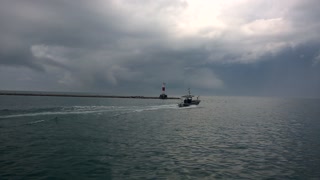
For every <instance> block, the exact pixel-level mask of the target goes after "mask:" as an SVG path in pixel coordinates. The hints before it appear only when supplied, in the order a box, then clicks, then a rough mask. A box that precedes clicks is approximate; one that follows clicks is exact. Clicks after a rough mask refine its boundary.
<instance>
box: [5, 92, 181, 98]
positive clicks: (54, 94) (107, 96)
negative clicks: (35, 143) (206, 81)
mask: <svg viewBox="0 0 320 180" xmlns="http://www.w3.org/2000/svg"><path fill="white" fill-rule="evenodd" d="M0 95H6V96H57V97H89V98H133V99H159V97H156V96H117V95H101V94H76V93H53V92H52V93H51V92H50V93H48V92H0ZM166 99H180V98H179V97H167V98H166Z"/></svg>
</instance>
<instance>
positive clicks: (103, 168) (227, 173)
mask: <svg viewBox="0 0 320 180" xmlns="http://www.w3.org/2000/svg"><path fill="white" fill-rule="evenodd" d="M202 100H203V101H202V102H201V103H200V105H199V106H197V107H189V108H178V107H177V105H176V103H177V101H172V100H171V101H169V100H166V101H163V100H138V99H98V98H96V99H95V98H65V97H18V96H16V97H12V96H10V97H9V96H0V179H47V178H48V179H50V178H53V179H54V178H57V179H87V178H93V179H320V100H319V99H276V98H253V97H203V98H202Z"/></svg>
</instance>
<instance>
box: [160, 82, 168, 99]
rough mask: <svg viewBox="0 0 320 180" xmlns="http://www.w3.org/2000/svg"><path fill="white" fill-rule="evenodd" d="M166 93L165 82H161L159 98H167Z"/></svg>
mask: <svg viewBox="0 0 320 180" xmlns="http://www.w3.org/2000/svg"><path fill="white" fill-rule="evenodd" d="M167 97H168V96H167V95H166V83H162V93H161V94H160V96H159V98H160V99H167Z"/></svg>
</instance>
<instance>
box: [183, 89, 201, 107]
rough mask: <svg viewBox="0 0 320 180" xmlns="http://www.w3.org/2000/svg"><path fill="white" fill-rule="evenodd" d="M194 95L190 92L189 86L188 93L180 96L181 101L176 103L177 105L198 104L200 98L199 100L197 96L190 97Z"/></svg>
mask: <svg viewBox="0 0 320 180" xmlns="http://www.w3.org/2000/svg"><path fill="white" fill-rule="evenodd" d="M193 97H194V95H192V94H191V93H190V88H189V89H188V94H187V95H184V96H181V102H180V103H179V104H178V106H179V107H187V106H191V105H198V104H199V103H200V102H201V100H199V96H198V97H197V99H196V100H194V99H192V98H193Z"/></svg>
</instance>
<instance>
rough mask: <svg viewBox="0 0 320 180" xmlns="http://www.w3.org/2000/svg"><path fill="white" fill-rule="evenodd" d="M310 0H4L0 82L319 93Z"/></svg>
mask: <svg viewBox="0 0 320 180" xmlns="http://www.w3.org/2000/svg"><path fill="white" fill-rule="evenodd" d="M317 4H318V2H317V1H315V0H309V1H303V2H302V1H292V2H278V1H259V2H257V1H253V0H252V1H237V2H231V1H230V2H229V1H225V2H223V3H220V4H217V3H216V2H211V1H210V2H209V1H208V2H199V1H193V0H188V1H179V0H174V1H172V0H159V1H149V0H144V1H122V0H118V1H115V0H114V1H113V0H110V1H104V0H95V1H85V0H80V1H77V2H71V1H63V0H57V1H40V0H24V1H18V0H17V1H15V0H14V1H12V0H10V1H9V0H4V1H1V2H0V24H1V28H0V38H1V39H2V41H1V42H0V69H1V73H0V74H1V75H7V76H8V77H10V80H8V79H7V78H2V79H0V80H1V82H0V83H1V84H2V85H3V86H1V88H2V89H15V90H19V89H20V90H60V91H95V92H109V93H123V94H126V93H127V94H139V93H144V94H154V93H158V91H159V87H160V85H161V83H162V82H163V81H165V82H167V84H168V86H169V87H170V88H171V92H172V93H175V94H181V93H180V92H184V89H186V88H187V87H191V88H193V89H197V91H199V92H201V93H203V94H228V95H286V93H285V92H289V91H290V92H291V93H287V94H290V95H292V96H304V95H310V94H312V96H317V97H319V95H320V94H319V93H317V92H320V91H317V90H319V89H320V85H319V83H318V82H319V77H320V76H319V74H318V73H317V72H318V70H319V66H320V63H319V62H320V60H318V59H320V58H319V57H320V48H319V44H320V38H319V36H318V32H319V28H320V23H319V22H318V20H317V18H318V17H319V12H320V10H319V6H317ZM22 77H28V78H22ZM40 77H41V78H40ZM13 79H15V80H16V81H15V80H13ZM9 81H10V83H9ZM15 82H16V83H15ZM25 82H28V83H25Z"/></svg>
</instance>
